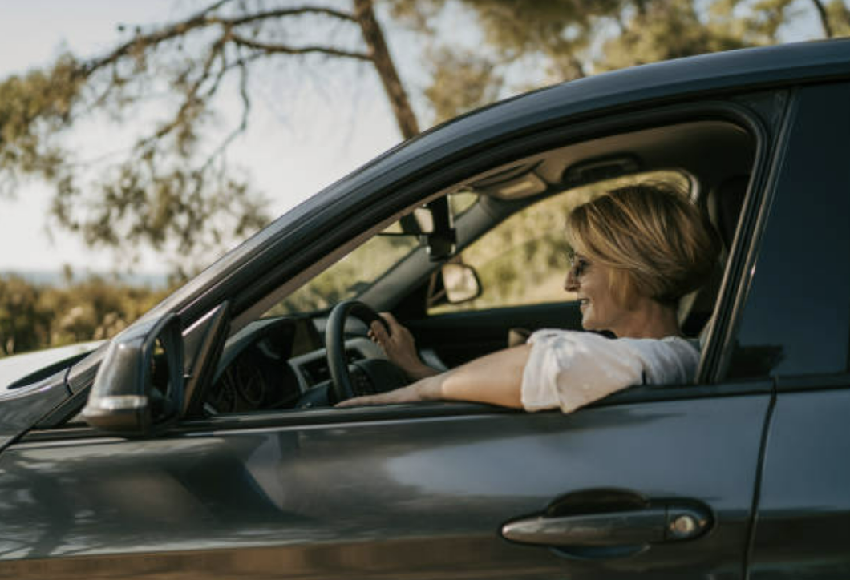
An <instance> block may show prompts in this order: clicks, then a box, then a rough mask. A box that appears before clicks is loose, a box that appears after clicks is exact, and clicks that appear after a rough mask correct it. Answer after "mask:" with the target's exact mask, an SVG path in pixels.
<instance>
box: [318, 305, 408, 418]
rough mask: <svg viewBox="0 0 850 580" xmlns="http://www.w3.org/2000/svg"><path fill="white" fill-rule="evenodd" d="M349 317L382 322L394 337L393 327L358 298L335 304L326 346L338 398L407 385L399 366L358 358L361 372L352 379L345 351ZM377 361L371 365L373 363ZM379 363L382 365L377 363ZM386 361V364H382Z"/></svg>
mask: <svg viewBox="0 0 850 580" xmlns="http://www.w3.org/2000/svg"><path fill="white" fill-rule="evenodd" d="M349 316H355V317H356V318H359V319H360V320H362V321H363V322H365V323H366V325H367V326H371V325H372V323H373V322H380V323H381V325H382V327H383V328H382V330H385V331H386V333H387V336H390V327H389V324H388V323H387V321H386V320H384V319H383V318H381V317H380V316H379V315H378V313H377V312H375V311H374V310H372V308H371V307H369V306H367V305H366V304H363V303H362V302H358V301H356V300H346V301H343V302H340V303H339V304H337V305H336V306H334V308H333V310H331V315H330V317H329V318H328V326H327V328H326V329H325V348H326V351H327V359H328V368H329V370H330V375H331V383H332V388H333V393H334V395H335V397H336V401H337V402H340V401H344V400H346V399H350V398H352V397H357V396H362V395H368V394H374V393H375V392H381V391H385V390H390V389H394V388H397V387H399V386H401V385H404V384H405V383H406V381H404V377H402V376H400V375H401V372H400V371H399V369H398V367H396V366H395V365H390V364H389V363H388V362H387V361H384V360H372V361H358V362H356V363H354V366H355V367H356V369H357V372H358V375H357V377H356V378H355V379H352V375H351V372H350V371H349V363H348V357H347V356H346V353H345V321H346V319H347V318H348V317H349ZM370 362H371V363H373V364H369V363H370ZM375 363H378V364H375ZM380 363H383V364H380ZM375 383H379V384H375Z"/></svg>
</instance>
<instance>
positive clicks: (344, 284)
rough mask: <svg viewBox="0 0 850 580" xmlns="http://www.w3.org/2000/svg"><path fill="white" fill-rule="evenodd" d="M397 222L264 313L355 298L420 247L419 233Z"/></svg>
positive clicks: (327, 305)
mask: <svg viewBox="0 0 850 580" xmlns="http://www.w3.org/2000/svg"><path fill="white" fill-rule="evenodd" d="M401 231H402V230H401V227H400V225H399V224H398V223H395V224H393V225H392V226H390V227H389V228H387V229H386V230H384V231H383V232H382V234H383V235H382V234H379V235H377V236H374V237H372V238H371V239H370V240H369V241H367V242H366V243H364V244H363V245H361V246H359V247H358V248H356V249H355V250H354V251H352V252H351V253H350V254H348V255H347V256H345V257H344V258H343V259H341V260H340V261H339V262H337V263H336V264H334V265H333V266H331V267H330V268H328V269H327V270H325V271H324V272H322V273H321V274H319V275H318V276H316V277H315V278H313V279H312V280H310V281H309V282H307V283H306V284H305V285H304V286H302V287H301V288H299V289H298V290H296V291H295V292H293V293H292V294H290V295H289V296H287V297H286V298H284V299H283V300H282V301H281V302H280V303H278V304H277V305H276V306H275V307H274V308H272V309H271V310H270V311H269V312H267V313H266V316H277V315H281V314H293V313H297V312H312V311H316V310H323V309H326V308H330V307H331V306H333V305H334V304H336V303H337V302H340V301H342V300H347V299H349V298H354V297H356V296H357V295H358V294H360V293H361V292H362V291H363V290H364V289H366V288H368V287H369V286H370V285H371V284H372V283H373V282H374V281H375V280H376V279H377V278H379V277H380V276H381V275H382V274H383V273H384V272H386V271H387V270H389V269H390V268H392V267H393V266H394V265H395V264H396V263H398V261H399V260H401V259H402V258H404V257H405V256H406V255H407V254H409V253H410V252H411V251H412V250H414V249H415V248H417V247H419V238H418V236H412V235H403V234H402V233H401Z"/></svg>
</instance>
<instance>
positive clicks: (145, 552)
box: [0, 40, 850, 580]
mask: <svg viewBox="0 0 850 580" xmlns="http://www.w3.org/2000/svg"><path fill="white" fill-rule="evenodd" d="M848 140H850V41H846V40H837V41H830V42H823V43H809V44H799V45H786V46H779V47H770V48H759V49H751V50H744V51H736V52H728V53H720V54H715V55H707V56H700V57H695V58H688V59H682V60H676V61H671V62H665V63H659V64H653V65H648V66H642V67H637V68H633V69H628V70H623V71H619V72H614V73H609V74H604V75H599V76H595V77H591V78H586V79H581V80H578V81H573V82H570V83H567V84H564V85H559V86H555V87H551V88H547V89H544V90H540V91H537V92H534V93H530V94H527V95H523V96H521V97H518V98H515V99H511V100H509V101H505V102H502V103H499V104H497V105H494V106H491V107H488V108H485V109H482V110H479V111H476V112H473V113H471V114H469V115H466V116H463V117H461V118H458V119H455V120H452V121H451V122H449V123H447V124H445V125H442V126H440V127H438V128H437V129H435V130H432V131H429V132H427V133H424V134H423V135H421V136H419V137H417V138H415V139H413V140H410V141H408V142H406V143H404V144H403V145H401V146H399V147H397V148H396V149H393V150H392V151H390V152H388V153H386V154H384V155H383V156H381V157H379V158H377V159H375V160H374V161H372V162H371V163H369V164H368V165H366V166H364V167H363V168H361V169H360V170H358V171H356V172H354V173H352V174H351V175H349V176H347V177H346V178H344V179H342V180H340V181H339V182H338V183H336V184H334V185H332V186H331V187H329V188H327V189H326V190H324V191H322V192H320V193H319V194H317V195H316V196H314V197H313V198H311V199H310V200H309V201H307V202H305V203H304V204H302V205H300V206H299V207H297V208H295V209H293V210H292V211H290V212H289V213H287V214H285V215H284V216H282V217H281V218H279V219H278V220H277V221H275V222H274V223H273V224H271V225H270V226H269V227H267V228H266V229H265V230H263V231H262V232H260V233H259V234H257V235H256V236H254V237H253V238H251V239H250V240H248V241H247V242H245V243H244V244H243V245H241V246H240V247H238V248H236V249H235V250H233V251H232V252H230V253H229V254H227V255H226V256H224V257H223V258H221V259H220V260H219V261H218V262H216V263H215V264H214V265H213V266H211V267H210V268H209V269H208V270H206V271H205V272H203V273H202V274H200V275H199V276H198V277H197V278H195V279H194V280H192V281H191V282H189V283H188V284H187V285H186V286H184V287H183V288H181V289H180V290H178V291H176V292H175V293H174V294H173V295H172V296H170V297H169V298H167V299H166V300H165V301H163V302H162V303H161V304H159V305H158V306H157V307H155V308H154V309H153V310H152V311H151V312H149V313H148V314H147V315H146V316H145V317H144V318H143V319H142V320H140V321H139V322H137V323H136V324H134V325H132V326H131V327H129V328H128V329H127V330H126V331H124V332H123V333H122V334H120V335H119V336H117V337H116V338H114V339H113V340H112V341H110V342H108V343H106V344H103V345H102V346H100V347H99V348H97V349H96V350H94V351H93V352H90V353H82V354H69V353H63V354H61V355H59V356H58V358H57V360H53V361H49V362H48V361H46V360H44V359H41V360H40V361H39V362H38V363H37V364H36V363H35V361H34V362H33V367H32V368H29V369H25V371H21V370H20V367H21V364H20V363H19V364H18V367H19V369H18V373H17V374H16V375H15V377H14V379H13V380H11V382H9V381H7V384H6V388H5V390H4V391H3V394H2V398H0V442H2V452H0V498H2V500H0V575H2V576H4V577H15V578H78V577H79V578H116V577H133V578H149V579H154V578H156V579H165V578H168V579H177V578H187V579H188V578H193V579H194V578H222V579H224V578H228V579H230V578H298V579H307V578H317V579H318V578H382V579H389V578H392V579H397V578H411V579H413V578H416V579H421V578H441V579H450V578H458V579H459V578H463V579H471V578H511V579H520V578H521V579H531V578H535V579H536V578H594V579H600V578H633V577H635V578H637V577H640V578H647V577H650V578H659V577H664V578H666V577H670V578H712V579H736V578H750V579H753V580H756V579H761V578H778V577H781V578H795V579H799V578H842V577H848V576H850V548H848V535H847V529H848V527H850V491H848V490H850V469H848V467H847V466H846V463H845V461H846V458H847V457H848V456H850V423H848V417H850V374H848V353H849V352H850V344H848V338H850V261H848V260H847V250H848V248H850V226H849V225H848V221H847V220H848V217H847V216H848V215H850V211H848V207H849V206H850V170H848V168H850V161H848V160H850V148H848V146H847V145H846V143H847V142H848ZM842 143H845V145H842ZM659 180H660V181H664V182H666V183H668V184H670V185H671V186H674V187H678V188H680V189H683V190H686V192H687V193H688V195H690V196H691V198H692V199H693V200H694V203H696V204H697V205H698V206H699V207H700V208H701V209H702V210H703V211H704V212H705V213H706V215H707V216H708V217H709V219H710V220H711V221H712V223H713V224H714V225H715V227H716V228H717V230H718V232H719V233H720V235H721V238H722V240H723V250H722V253H721V254H722V260H721V261H720V262H719V263H718V266H717V271H716V274H715V276H714V278H713V280H712V281H711V283H709V284H707V285H706V286H705V287H704V288H701V289H700V290H699V291H697V292H695V293H694V294H692V295H691V296H688V297H687V299H686V300H684V301H683V304H682V305H681V321H682V324H683V327H684V328H685V329H686V331H687V332H688V333H689V334H690V335H691V336H692V337H693V338H694V340H695V341H696V340H698V341H699V343H700V345H701V352H702V359H701V362H700V367H699V372H698V377H697V379H696V381H695V382H694V384H686V385H672V386H665V387H651V386H635V387H632V388H630V389H627V390H626V391H623V392H620V393H618V394H616V395H613V396H611V397H608V398H606V399H604V400H602V401H600V402H597V403H596V404H593V405H591V406H589V407H587V408H584V409H581V410H579V411H577V412H575V413H573V414H569V415H564V414H562V413H560V412H556V411H553V412H540V413H524V412H517V411H509V410H505V409H500V408H495V407H490V406H486V405H476V404H464V403H420V404H415V405H414V404H407V405H388V406H384V407H369V408H347V409H336V408H333V407H332V404H333V403H334V402H335V401H338V400H341V399H344V398H347V397H350V396H352V395H355V394H364V393H370V392H379V391H383V390H387V389H390V388H393V387H395V386H398V385H400V384H402V383H403V377H401V376H400V373H399V371H398V370H397V369H395V368H394V367H393V366H392V365H391V364H389V363H388V361H386V359H385V358H384V356H383V354H382V352H381V351H380V350H379V349H378V348H377V347H376V346H375V345H374V344H373V343H372V342H371V341H370V340H369V339H368V338H367V336H366V331H367V325H366V323H368V322H369V321H370V320H371V319H372V318H373V317H374V316H375V314H374V313H375V312H376V311H391V312H393V313H394V314H395V316H396V317H397V318H398V319H399V320H400V321H402V322H403V323H404V324H405V325H407V326H408V327H409V328H410V329H411V330H412V332H413V333H414V335H415V336H416V337H417V345H418V348H419V349H420V354H421V356H422V357H423V359H424V360H426V361H427V362H429V363H430V364H432V365H434V366H437V367H440V366H443V367H446V368H448V367H453V366H455V365H457V364H460V363H463V362H465V361H468V360H470V359H472V358H474V357H476V356H480V355H482V354H485V353H488V352H492V351H494V350H496V349H499V348H502V347H504V346H506V344H507V341H508V336H509V333H510V331H511V329H524V330H534V329H538V328H544V327H557V328H567V329H579V327H580V324H579V323H580V313H579V308H578V304H577V303H576V302H574V301H571V300H570V297H569V296H564V295H559V294H558V293H557V292H556V293H554V294H551V293H549V292H548V290H547V289H548V288H549V287H550V286H551V281H552V280H555V281H556V282H555V287H556V290H559V289H560V285H559V281H560V277H561V276H562V275H563V272H564V270H565V264H566V262H565V259H566V257H565V256H566V252H565V251H562V250H565V248H564V246H563V244H564V241H563V220H562V219H561V218H560V217H559V216H562V215H563V212H565V211H567V210H568V209H569V208H570V207H572V206H573V205H575V204H576V203H580V202H581V201H582V200H584V199H588V198H589V197H590V196H592V195H594V194H595V192H597V191H599V190H600V189H604V188H605V187H609V186H610V185H611V184H612V183H623V182H634V181H659ZM282 187H285V185H282ZM518 231H519V232H523V233H522V235H517V234H516V232H518ZM506 232H514V233H512V234H510V235H509V234H507V233H506ZM559 244H560V245H559ZM494 248H495V249H496V250H494ZM496 282H499V283H496ZM506 288H508V290H505V289H506ZM7 362H8V361H7ZM13 362H14V361H13ZM0 366H2V365H0ZM7 376H11V375H7Z"/></svg>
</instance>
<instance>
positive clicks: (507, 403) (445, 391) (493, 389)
mask: <svg viewBox="0 0 850 580" xmlns="http://www.w3.org/2000/svg"><path fill="white" fill-rule="evenodd" d="M530 352H531V346H530V345H527V344H524V345H521V346H517V347H514V348H509V349H507V350H501V351H498V352H494V353H492V354H489V355H486V356H483V357H481V358H478V359H475V360H473V361H471V362H469V363H467V364H465V365H463V366H460V367H458V368H456V369H453V370H451V371H448V372H445V373H442V374H439V375H436V376H432V377H427V378H424V379H422V380H419V381H417V382H415V383H413V384H412V385H408V386H407V387H404V388H401V389H396V390H394V391H390V392H388V393H381V394H379V395H370V396H367V397H355V398H353V399H349V400H347V401H344V402H342V403H340V404H338V405H337V406H338V407H353V406H358V405H385V404H390V403H412V402H416V401H468V402H472V403H489V404H491V405H499V406H502V407H511V408H515V409H520V408H522V396H521V386H522V374H523V371H524V370H525V365H526V364H527V363H528V357H529V353H530Z"/></svg>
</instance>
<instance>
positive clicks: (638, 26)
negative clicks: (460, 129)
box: [387, 0, 850, 121]
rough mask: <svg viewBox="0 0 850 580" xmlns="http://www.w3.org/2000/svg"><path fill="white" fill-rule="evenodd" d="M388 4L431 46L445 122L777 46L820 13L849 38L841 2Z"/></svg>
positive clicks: (485, 0) (443, 0) (435, 103)
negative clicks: (494, 106) (556, 86)
mask: <svg viewBox="0 0 850 580" xmlns="http://www.w3.org/2000/svg"><path fill="white" fill-rule="evenodd" d="M387 1H388V2H389V3H390V5H391V7H392V14H393V15H394V16H395V18H396V19H397V20H398V21H399V22H400V23H402V24H404V25H406V26H408V27H410V28H412V29H414V30H416V31H418V32H419V33H420V34H421V35H422V37H423V38H424V39H425V42H426V43H428V44H429V45H430V48H429V50H428V51H427V52H426V55H425V58H426V61H427V62H428V63H429V65H430V68H431V70H432V78H431V83H430V85H429V86H428V87H427V88H426V89H425V91H424V94H425V97H426V98H427V99H428V101H429V104H430V105H431V106H432V109H433V111H434V113H435V115H434V117H435V119H436V120H438V121H441V120H445V119H448V118H451V117H453V116H454V115H456V114H459V113H462V112H465V111H467V110H469V109H470V108H472V107H473V106H479V105H483V104H487V102H490V100H492V99H494V98H496V97H506V96H509V95H511V94H514V93H517V92H520V91H523V90H528V89H530V88H536V87H539V86H541V85H545V84H551V83H554V82H560V81H565V80H571V79H575V78H579V77H583V76H586V75H588V74H595V73H598V72H603V71H609V70H614V69H618V68H624V67H628V66H633V65H637V64H644V63H650V62H656V61H660V60H667V59H671V58H679V57H685V56H691V55H696V54H703V53H708V52H716V51H721V50H730V49H736V48H743V47H747V46H758V45H766V44H774V43H776V42H778V41H779V38H780V34H781V33H782V31H783V30H788V29H789V28H790V27H791V26H792V25H793V23H795V22H796V21H797V19H798V18H799V17H800V16H802V15H809V16H811V15H814V14H817V15H819V17H820V18H821V21H822V22H823V25H824V35H827V30H826V29H827V27H828V28H829V31H830V32H831V34H832V36H841V35H847V34H850V11H848V8H847V6H846V3H845V2H844V1H842V0H830V1H828V2H824V1H822V0H599V1H594V2H587V1H582V0H550V1H546V2H528V1H525V0H424V1H423V0H387ZM458 20H463V21H465V22H466V23H467V24H468V27H467V32H465V34H464V38H458V37H457V36H456V35H455V34H453V32H455V31H457V30H458V27H457V26H456V25H454V23H455V22H456V21H458ZM470 28H472V29H474V30H472V31H469V29H470ZM446 30H449V31H451V32H449V33H446V32H445V31H446ZM470 38H471V39H473V40H472V41H468V39H470ZM479 39H480V41H479ZM464 41H467V42H466V43H465V42H464ZM464 81H466V83H468V84H469V85H471V87H472V88H470V87H466V86H464Z"/></svg>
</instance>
